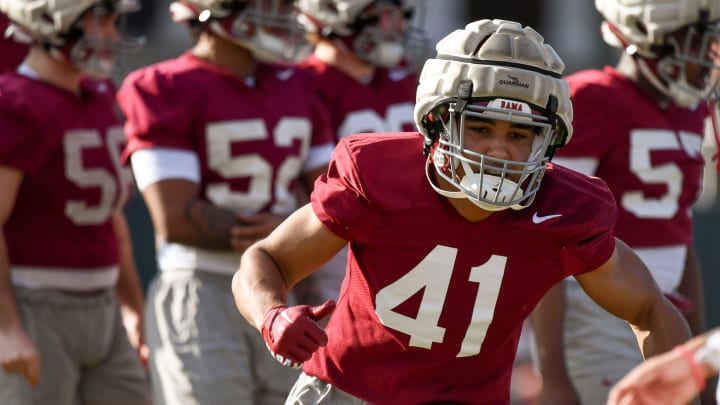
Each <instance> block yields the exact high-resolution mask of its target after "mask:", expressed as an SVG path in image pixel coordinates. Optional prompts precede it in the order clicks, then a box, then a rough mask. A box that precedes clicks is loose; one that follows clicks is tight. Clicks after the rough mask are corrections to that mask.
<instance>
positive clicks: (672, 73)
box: [595, 0, 720, 107]
mask: <svg viewBox="0 0 720 405" xmlns="http://www.w3.org/2000/svg"><path fill="white" fill-rule="evenodd" d="M595 7H596V8H597V9H598V11H599V12H600V13H601V14H602V15H603V17H604V18H605V21H604V22H603V24H602V31H603V38H604V39H605V41H606V42H607V43H608V44H610V45H612V46H615V47H618V48H622V49H625V51H626V52H627V53H629V54H631V55H635V56H637V58H636V60H637V61H638V66H639V68H640V69H641V72H642V74H643V75H644V76H645V77H646V78H647V79H648V80H649V81H650V82H651V83H652V84H653V86H654V87H655V88H657V89H658V90H659V91H661V92H662V93H663V94H666V95H667V96H668V97H670V98H671V99H672V100H673V101H674V102H675V103H676V104H678V105H679V106H681V107H689V106H691V105H693V104H696V103H697V102H699V101H701V100H702V99H706V98H707V97H708V96H709V94H710V92H711V91H713V88H714V87H715V83H711V82H710V81H707V83H704V84H702V85H700V87H698V84H695V85H694V84H693V83H690V82H688V80H687V75H686V67H687V64H688V63H692V64H696V65H699V66H701V67H702V68H703V69H704V71H705V72H710V71H711V70H712V69H719V68H720V65H718V64H717V62H716V63H713V61H712V60H711V59H710V57H709V54H710V49H709V48H710V46H711V44H712V43H717V42H718V40H719V39H718V38H719V37H718V34H719V32H718V29H717V24H716V23H717V21H718V20H720V2H718V1H717V0H595ZM684 27H688V31H687V35H686V36H685V40H684V41H683V43H678V41H677V39H676V38H675V37H673V36H672V35H671V34H673V33H674V32H676V31H678V30H680V29H682V28H684Z"/></svg>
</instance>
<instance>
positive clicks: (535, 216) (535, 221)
mask: <svg viewBox="0 0 720 405" xmlns="http://www.w3.org/2000/svg"><path fill="white" fill-rule="evenodd" d="M561 216H562V214H552V215H543V216H540V215H538V213H537V212H535V213H534V214H533V216H532V221H533V224H541V223H543V222H545V221H547V220H548V219H553V218H557V217H561Z"/></svg>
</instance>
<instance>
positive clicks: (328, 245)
mask: <svg viewBox="0 0 720 405" xmlns="http://www.w3.org/2000/svg"><path fill="white" fill-rule="evenodd" d="M346 244H347V241H346V240H345V239H343V238H341V237H339V236H337V235H336V234H334V233H333V232H331V231H330V230H329V229H328V228H327V227H325V225H323V224H322V222H320V220H319V219H318V218H317V216H316V215H315V212H314V211H313V209H312V206H311V205H310V204H306V205H305V206H303V207H301V208H300V209H298V210H297V211H295V212H294V213H293V214H292V215H290V216H289V217H288V218H287V219H286V220H285V221H283V222H282V223H281V224H280V225H279V226H278V227H277V228H276V229H275V230H274V231H273V232H272V233H270V235H268V237H267V238H265V239H263V240H261V241H260V242H258V247H259V248H261V249H263V250H264V251H265V252H266V253H267V254H269V255H270V256H272V259H273V261H274V262H275V264H276V265H277V266H278V268H279V269H280V271H281V272H282V274H283V277H284V279H285V282H286V284H287V286H288V287H292V286H293V285H295V284H296V283H297V282H298V281H300V280H301V279H303V278H304V277H306V276H307V275H309V274H310V273H312V272H313V271H315V270H316V269H317V268H319V267H320V266H321V265H323V264H325V262H327V261H328V260H330V259H331V258H332V257H333V256H335V254H336V253H337V252H339V251H340V250H341V249H342V248H343V247H345V245H346Z"/></svg>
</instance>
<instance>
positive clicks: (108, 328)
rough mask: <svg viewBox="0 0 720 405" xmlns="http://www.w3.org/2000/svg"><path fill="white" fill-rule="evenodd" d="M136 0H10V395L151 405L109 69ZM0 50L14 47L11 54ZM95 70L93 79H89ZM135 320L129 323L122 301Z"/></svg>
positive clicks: (4, 83)
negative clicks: (124, 18) (23, 53)
mask: <svg viewBox="0 0 720 405" xmlns="http://www.w3.org/2000/svg"><path fill="white" fill-rule="evenodd" d="M137 8H139V4H138V3H137V2H134V1H127V0H124V1H110V0H107V1H101V0H76V1H62V2H54V1H42V0H41V1H28V0H1V1H0V11H2V12H3V13H5V14H6V15H7V16H8V17H9V18H10V20H11V24H12V27H11V32H12V37H13V39H15V40H18V41H20V42H23V43H26V44H29V45H31V48H30V50H29V53H28V55H27V58H26V59H25V61H24V62H23V63H22V64H21V65H20V66H19V67H18V69H17V71H16V72H8V73H5V74H3V75H0V133H2V136H0V189H2V190H3V192H2V193H0V223H1V224H2V232H1V233H0V301H1V302H0V347H1V348H2V350H0V364H1V365H2V370H0V403H2V404H4V405H14V404H23V405H25V404H48V405H50V404H52V405H75V404H99V403H102V404H118V405H120V404H123V405H129V404H135V405H145V404H149V403H150V392H149V388H148V384H147V378H146V373H145V370H144V369H143V366H142V363H141V358H140V357H139V352H138V350H139V351H142V346H143V344H142V336H141V330H140V326H141V325H142V315H143V295H142V289H141V286H140V283H139V280H138V275H137V273H136V269H135V266H134V262H133V257H132V252H131V248H130V246H131V245H130V241H129V236H128V231H127V225H126V223H125V218H124V216H123V214H122V207H123V206H124V204H125V202H126V201H127V197H128V194H129V192H130V191H131V186H132V178H131V175H130V173H129V170H127V169H126V168H123V167H122V166H121V164H120V154H121V152H122V148H123V145H124V144H125V139H124V137H123V134H122V130H121V128H120V125H119V122H118V117H117V115H116V112H115V109H114V97H115V88H114V86H113V84H112V83H111V82H110V81H108V80H103V78H105V77H107V76H108V75H110V73H111V70H112V68H113V62H114V56H115V54H116V52H117V51H119V48H120V47H121V45H123V44H127V43H128V42H126V41H123V39H122V37H121V36H120V34H119V33H118V31H117V29H116V21H117V20H118V18H119V14H120V13H125V12H127V11H134V10H137ZM3 56H4V55H3ZM88 76H89V77H88ZM118 297H119V299H120V301H122V302H123V305H124V309H125V310H126V314H127V315H129V316H130V317H131V318H132V320H133V323H134V326H133V330H130V331H129V332H130V334H131V335H132V336H134V343H135V345H136V347H133V345H132V344H131V342H130V341H129V339H128V334H127V333H126V330H125V328H124V327H123V319H122V316H121V308H120V304H119V300H118Z"/></svg>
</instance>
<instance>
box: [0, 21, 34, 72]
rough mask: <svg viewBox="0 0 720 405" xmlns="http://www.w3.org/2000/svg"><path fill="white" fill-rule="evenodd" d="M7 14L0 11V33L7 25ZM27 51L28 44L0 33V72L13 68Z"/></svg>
mask: <svg viewBox="0 0 720 405" xmlns="http://www.w3.org/2000/svg"><path fill="white" fill-rule="evenodd" d="M9 23H10V22H9V20H8V18H7V16H5V15H4V14H2V13H0V34H2V33H4V32H5V30H6V29H7V27H8V24H9ZM27 53H28V46H27V45H23V44H20V43H18V42H16V41H15V40H13V39H12V38H6V37H5V36H4V35H0V73H2V72H5V71H9V70H15V69H16V68H17V67H18V66H19V65H20V63H21V62H22V61H23V59H24V58H25V55H27Z"/></svg>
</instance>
